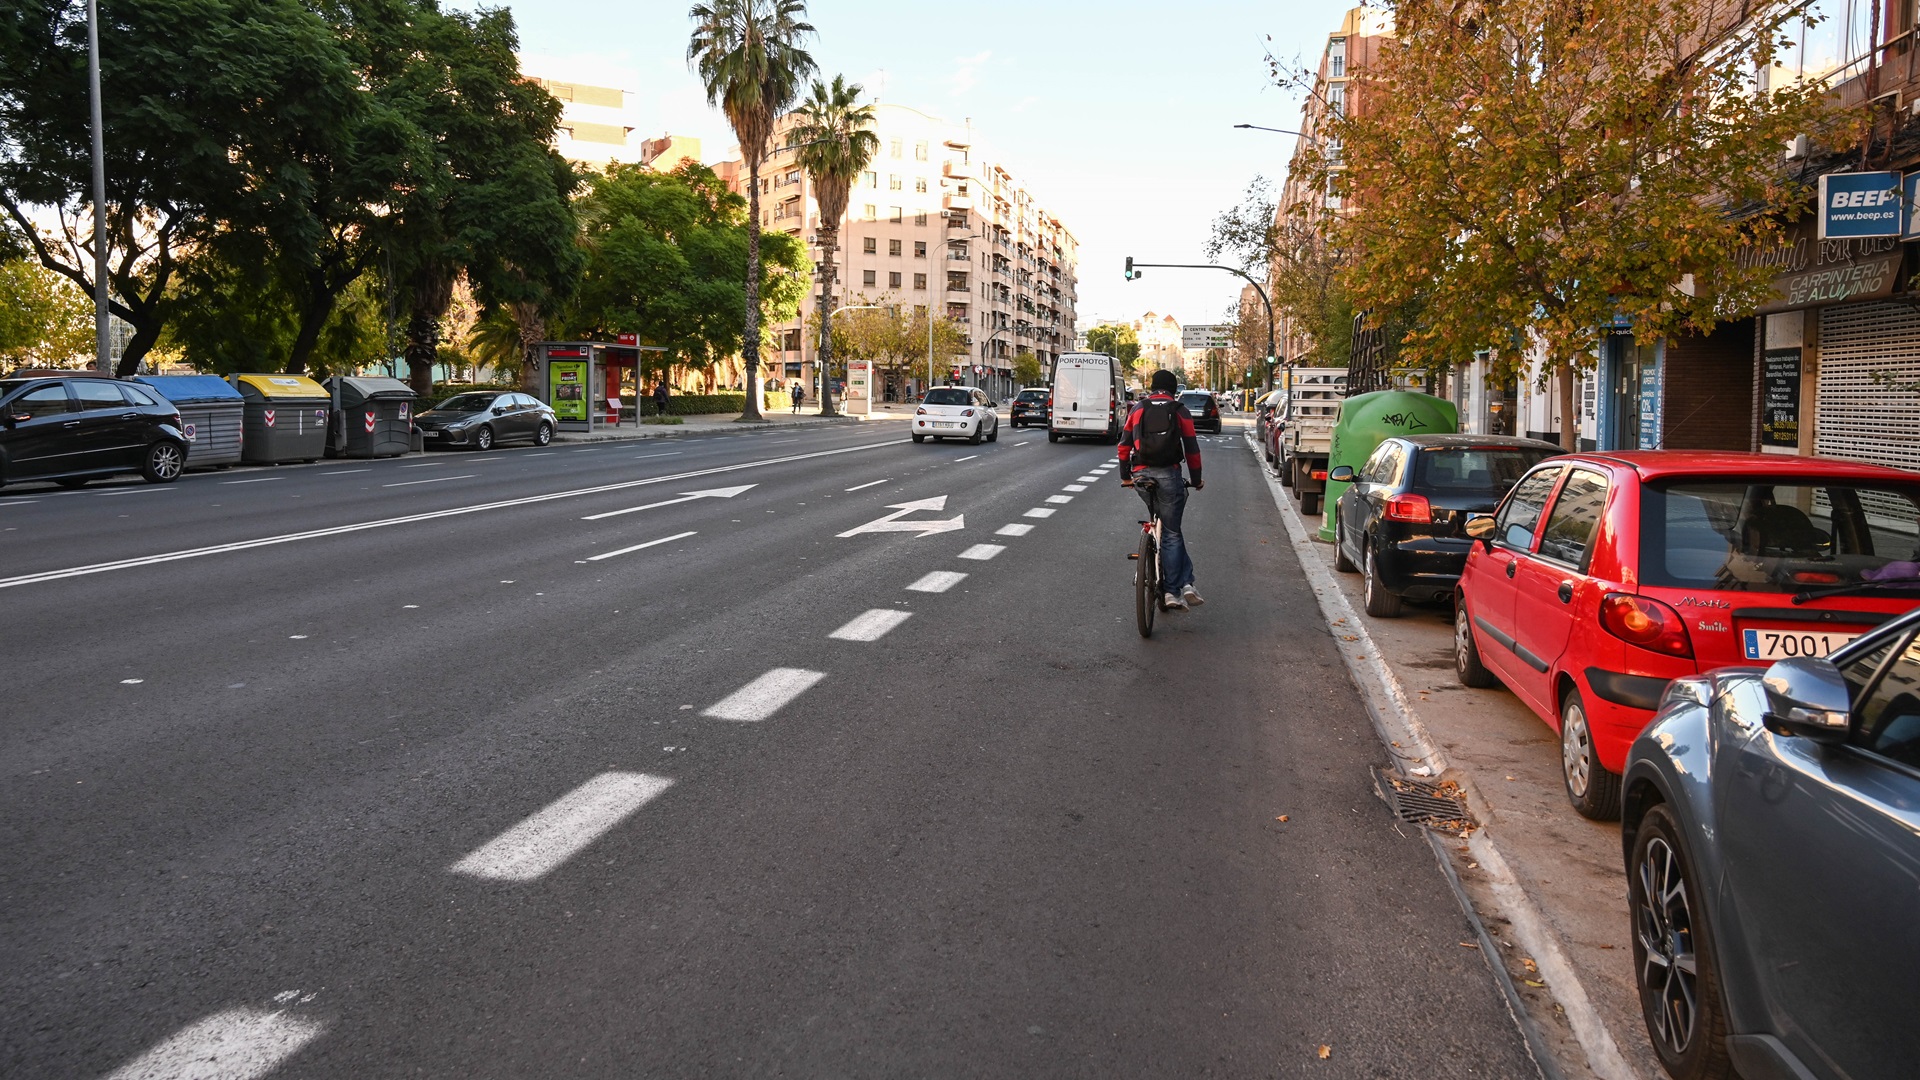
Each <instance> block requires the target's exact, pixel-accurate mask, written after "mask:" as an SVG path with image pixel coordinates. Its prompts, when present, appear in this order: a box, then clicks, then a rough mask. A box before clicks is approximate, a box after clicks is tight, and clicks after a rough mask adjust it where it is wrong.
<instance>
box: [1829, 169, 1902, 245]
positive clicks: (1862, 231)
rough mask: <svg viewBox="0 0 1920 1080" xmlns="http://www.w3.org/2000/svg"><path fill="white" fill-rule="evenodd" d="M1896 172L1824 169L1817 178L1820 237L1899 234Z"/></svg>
mask: <svg viewBox="0 0 1920 1080" xmlns="http://www.w3.org/2000/svg"><path fill="white" fill-rule="evenodd" d="M1900 196H1901V184H1900V174H1899V173H1897V172H1857V173H1828V174H1826V175H1825V176H1822V177H1821V178H1820V239H1822V240H1865V239H1868V238H1870V237H1878V236H1894V237H1897V236H1899V235H1900V232H1901V227H1902V226H1903V225H1904V224H1905V221H1904V216H1905V215H1904V214H1903V213H1902V212H1901V204H1902V200H1901V197H1900Z"/></svg>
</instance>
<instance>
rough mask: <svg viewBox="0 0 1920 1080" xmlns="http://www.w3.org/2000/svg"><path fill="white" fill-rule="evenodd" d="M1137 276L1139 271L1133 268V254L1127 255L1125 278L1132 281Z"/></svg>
mask: <svg viewBox="0 0 1920 1080" xmlns="http://www.w3.org/2000/svg"><path fill="white" fill-rule="evenodd" d="M1139 276H1140V271H1138V270H1135V269H1134V268H1133V256H1131V255H1129V256H1127V280H1128V281H1132V280H1134V279H1135V278H1137V277H1139Z"/></svg>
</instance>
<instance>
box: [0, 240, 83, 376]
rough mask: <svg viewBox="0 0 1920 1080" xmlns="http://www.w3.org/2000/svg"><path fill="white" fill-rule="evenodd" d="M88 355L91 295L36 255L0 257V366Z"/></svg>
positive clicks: (56, 363)
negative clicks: (28, 257)
mask: <svg viewBox="0 0 1920 1080" xmlns="http://www.w3.org/2000/svg"><path fill="white" fill-rule="evenodd" d="M92 355H93V298H92V297H90V296H88V295H87V294H86V293H83V292H81V291H80V287H79V286H77V285H75V284H74V283H73V282H72V281H71V280H69V279H68V278H66V277H65V276H64V275H61V274H56V273H54V272H53V271H51V270H49V269H47V268H46V267H44V266H41V265H40V263H39V261H38V260H31V259H23V258H11V259H8V258H0V370H6V369H10V368H14V367H63V366H65V365H67V364H69V363H72V362H73V361H74V360H75V359H76V358H90V357H91V356H92Z"/></svg>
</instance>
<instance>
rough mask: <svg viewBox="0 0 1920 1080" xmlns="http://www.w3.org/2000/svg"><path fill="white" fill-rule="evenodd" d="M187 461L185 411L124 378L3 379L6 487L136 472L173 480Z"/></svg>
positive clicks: (0, 473) (0, 436) (0, 402)
mask: <svg viewBox="0 0 1920 1080" xmlns="http://www.w3.org/2000/svg"><path fill="white" fill-rule="evenodd" d="M186 463H187V436H186V430H185V427H184V426H183V425H182V423H181V421H180V410H179V409H177V408H175V407H174V406H173V404H172V403H171V402H169V401H167V400H165V399H164V398H162V397H160V396H159V395H157V394H154V393H151V392H149V391H147V390H146V389H145V388H143V387H139V386H135V385H133V384H130V383H124V382H121V381H119V380H118V379H109V378H104V377H92V376H83V375H68V376H59V377H54V378H26V379H0V485H5V484H17V483H20V482H22V481H26V480H51V481H53V482H54V483H56V484H59V485H60V486H61V487H70V488H77V487H79V486H81V485H82V484H85V483H86V482H87V481H89V480H92V479H95V478H98V477H102V476H113V475H115V474H118V473H134V472H137V473H139V474H140V475H141V476H143V477H145V478H146V480H147V482H148V483H150V484H167V483H172V482H173V480H174V479H175V478H176V477H178V476H179V475H180V470H181V469H183V468H184V467H185V466H186Z"/></svg>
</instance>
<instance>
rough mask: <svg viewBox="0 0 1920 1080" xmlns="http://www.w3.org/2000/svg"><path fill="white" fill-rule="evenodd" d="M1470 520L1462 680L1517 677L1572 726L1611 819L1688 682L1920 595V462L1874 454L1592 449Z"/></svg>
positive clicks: (1823, 643)
mask: <svg viewBox="0 0 1920 1080" xmlns="http://www.w3.org/2000/svg"><path fill="white" fill-rule="evenodd" d="M1467 532H1468V534H1469V535H1470V536H1473V537H1474V538H1475V539H1476V540H1478V541H1479V542H1478V543H1476V544H1474V545H1473V547H1472V550H1471V551H1470V552H1469V553H1468V556H1467V565H1466V570H1465V572H1464V573H1462V575H1461V577H1460V585H1459V589H1458V591H1457V593H1456V594H1455V600H1456V603H1455V607H1454V668H1455V670H1456V671H1457V672H1458V674H1459V676H1460V681H1461V682H1463V683H1465V684H1466V685H1468V686H1492V685H1494V682H1495V680H1496V679H1498V680H1499V681H1500V682H1503V683H1505V684H1506V685H1507V687H1508V688H1509V689H1511V690H1512V691H1513V692H1514V693H1515V694H1516V695H1518V696H1519V698H1520V699H1521V700H1522V701H1524V702H1526V703H1527V704H1528V705H1529V706H1531V707H1532V708H1533V710H1534V712H1536V713H1538V714H1539V715H1540V716H1541V717H1542V718H1543V719H1545V720H1546V721H1547V723H1548V725H1549V726H1552V727H1554V728H1557V729H1558V730H1559V732H1560V746H1561V761H1562V764H1563V770H1562V771H1563V773H1564V776H1565V779H1566V788H1567V797H1568V798H1569V799H1570V800H1572V802H1573V805H1574V808H1575V809H1577V810H1579V811H1580V813H1582V814H1584V815H1586V816H1587V817H1590V818H1595V819H1600V820H1606V819H1611V818H1614V817H1617V816H1619V813H1620V775H1619V774H1620V771H1621V769H1622V768H1623V767H1624V766H1625V763H1626V759H1627V750H1628V747H1629V746H1630V745H1631V744H1632V742H1633V740H1634V738H1635V737H1636V736H1637V735H1639V734H1640V731H1641V729H1642V728H1644V727H1645V726H1646V724H1647V721H1648V720H1649V719H1651V718H1652V715H1653V711H1654V709H1655V707H1656V706H1657V705H1658V704H1659V701H1660V695H1661V693H1662V692H1663V691H1664V690H1665V688H1666V684H1667V681H1668V680H1669V679H1673V678H1676V677H1678V676H1681V675H1693V674H1697V673H1699V672H1702V671H1707V670H1709V669H1712V668H1719V667H1727V666H1730V665H1741V664H1751V665H1764V664H1769V663H1771V662H1773V661H1774V660H1777V659H1780V658H1783V657H1789V656H1808V655H1812V656H1825V655H1826V654H1827V653H1830V652H1832V651H1833V650H1835V649H1837V648H1839V647H1840V646H1841V645H1843V644H1845V643H1847V642H1849V641H1851V640H1853V639H1854V638H1855V637H1856V636H1858V635H1859V634H1861V633H1863V632H1865V631H1866V630H1867V629H1869V628H1871V627H1873V626H1877V625H1879V624H1880V623H1882V622H1885V621H1887V620H1888V619H1891V618H1893V617H1894V616H1896V615H1898V614H1900V613H1901V612H1905V611H1908V610H1911V609H1913V608H1914V607H1917V606H1920V476H1916V475H1914V474H1912V473H1907V472H1901V471H1899V470H1896V469H1887V468H1881V467H1879V466H1875V465H1861V464H1856V463H1853V462H1847V461H1838V460H1833V459H1828V458H1807V457H1786V456H1775V455H1769V454H1735V453H1696V452H1691V451H1677V450H1670V451H1639V452H1623V453H1583V454H1574V455H1568V456H1564V457H1557V458H1552V459H1549V460H1548V461H1545V462H1542V463H1541V464H1539V465H1537V466H1535V467H1534V468H1533V469H1532V470H1530V471H1529V472H1528V473H1527V474H1526V475H1525V476H1523V477H1522V478H1521V479H1520V482H1519V483H1518V484H1515V485H1514V488H1513V490H1512V491H1511V492H1510V493H1509V494H1508V495H1507V497H1506V500H1505V501H1504V502H1502V503H1501V504H1500V508H1499V509H1498V510H1497V511H1496V512H1495V513H1493V514H1491V515H1476V516H1475V517H1473V518H1471V519H1469V521H1468V522H1467Z"/></svg>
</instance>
